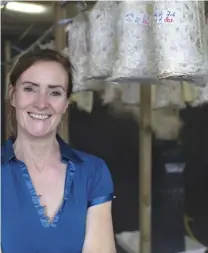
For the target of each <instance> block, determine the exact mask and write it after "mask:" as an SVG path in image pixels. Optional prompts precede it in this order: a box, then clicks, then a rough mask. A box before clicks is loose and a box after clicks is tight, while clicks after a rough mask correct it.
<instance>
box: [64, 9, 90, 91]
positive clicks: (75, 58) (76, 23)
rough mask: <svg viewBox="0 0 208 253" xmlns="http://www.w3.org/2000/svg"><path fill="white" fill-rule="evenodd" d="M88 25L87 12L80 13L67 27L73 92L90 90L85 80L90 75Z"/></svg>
mask: <svg viewBox="0 0 208 253" xmlns="http://www.w3.org/2000/svg"><path fill="white" fill-rule="evenodd" d="M88 27H89V26H88V16H87V12H82V13H80V14H79V15H78V16H77V17H76V18H75V19H74V20H73V22H72V23H71V24H69V25H68V27H67V31H68V50H69V59H70V61H71V64H72V82H73V92H79V91H83V90H88V88H89V87H88V83H87V82H86V81H85V80H86V79H87V77H88V75H89V52H88V48H87V32H88Z"/></svg>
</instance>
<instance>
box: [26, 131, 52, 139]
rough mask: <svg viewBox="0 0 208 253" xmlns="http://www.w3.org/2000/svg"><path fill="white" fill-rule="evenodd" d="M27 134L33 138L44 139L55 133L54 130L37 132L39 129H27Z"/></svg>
mask: <svg viewBox="0 0 208 253" xmlns="http://www.w3.org/2000/svg"><path fill="white" fill-rule="evenodd" d="M27 132H28V134H29V135H31V136H33V137H37V138H44V137H46V136H48V135H50V134H51V133H53V132H54V130H52V129H47V130H46V129H42V130H41V129H40V130H37V129H35V130H34V129H27Z"/></svg>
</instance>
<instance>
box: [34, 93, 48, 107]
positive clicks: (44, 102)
mask: <svg viewBox="0 0 208 253" xmlns="http://www.w3.org/2000/svg"><path fill="white" fill-rule="evenodd" d="M34 106H35V107H36V108H38V109H40V110H44V109H46V108H48V99H47V95H45V94H37V96H36V97H35V101H34Z"/></svg>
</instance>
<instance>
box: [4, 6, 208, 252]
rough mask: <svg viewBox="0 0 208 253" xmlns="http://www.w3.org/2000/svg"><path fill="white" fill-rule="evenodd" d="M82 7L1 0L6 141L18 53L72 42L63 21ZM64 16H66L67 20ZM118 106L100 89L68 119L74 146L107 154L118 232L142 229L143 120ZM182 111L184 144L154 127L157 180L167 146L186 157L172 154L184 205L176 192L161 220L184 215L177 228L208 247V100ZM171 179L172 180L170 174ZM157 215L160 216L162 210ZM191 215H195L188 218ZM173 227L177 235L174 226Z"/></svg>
mask: <svg viewBox="0 0 208 253" xmlns="http://www.w3.org/2000/svg"><path fill="white" fill-rule="evenodd" d="M18 3H25V4H28V3H30V4H34V6H32V7H31V6H29V5H28V6H27V5H25V6H24V5H22V6H21V5H18ZM95 3H96V2H87V8H88V9H91V8H93V6H94V5H95ZM206 4H207V3H206ZM82 8H86V2H66V1H59V2H58V1H56V2H51V1H40V2H39V1H27V2H14V1H1V73H2V75H1V101H2V103H1V123H2V124H1V142H2V143H3V142H4V141H5V140H6V138H7V136H6V130H7V129H6V128H7V126H6V121H7V111H6V103H7V101H6V100H7V96H6V90H7V78H8V73H9V71H10V69H11V66H12V64H13V63H14V60H15V57H16V56H18V55H19V54H21V53H22V52H24V51H25V50H27V49H28V48H35V47H39V46H41V45H45V44H47V43H48V44H49V43H51V41H55V44H56V47H57V48H59V49H60V47H67V40H66V38H65V37H64V36H63V34H66V31H65V27H64V25H63V24H66V23H67V22H70V19H73V18H74V17H75V16H76V15H77V13H78V12H79V11H80V10H82ZM65 18H66V19H67V21H66V20H65V21H64V19H65ZM58 20H62V25H60V24H59V25H56V26H55V27H54V25H55V24H56V23H57V21H58ZM34 43H35V44H34ZM64 44H65V45H64ZM31 46H32V47H31ZM66 54H67V53H66ZM119 106H120V109H119V112H117V110H115V107H113V106H112V104H110V103H108V104H103V101H102V97H101V96H100V93H99V92H94V93H93V106H92V110H91V112H90V113H89V112H87V111H86V110H84V109H80V108H79V106H78V105H77V103H74V104H72V106H71V107H70V111H69V115H68V121H67V128H68V131H69V136H70V144H71V145H72V147H74V148H76V149H79V150H82V151H85V152H88V153H92V154H95V155H98V156H100V157H102V158H103V159H104V160H105V161H106V163H107V164H108V166H109V168H110V171H111V173H112V176H113V180H114V183H115V195H116V196H117V197H116V199H115V201H114V204H113V221H114V229H115V234H119V233H121V232H123V231H130V232H131V231H137V230H138V229H139V220H138V217H139V122H138V120H137V118H136V117H135V113H134V114H133V113H132V112H130V111H129V110H126V109H125V107H122V105H119ZM113 108H114V109H113ZM122 108H123V110H122ZM134 109H135V108H134ZM138 110H139V109H138ZM138 115H139V113H138ZM179 115H180V121H181V122H182V127H181V129H180V145H179V144H178V139H176V140H171V141H167V142H165V145H163V144H164V143H163V144H161V142H160V140H158V138H157V136H156V134H155V133H154V132H153V140H152V144H153V150H152V152H153V158H152V159H153V160H152V170H153V185H154V184H156V185H157V182H160V181H157V180H160V179H157V176H154V175H155V173H156V175H157V173H160V170H161V168H160V167H161V166H163V165H161V164H162V163H163V162H164V161H162V160H161V159H162V158H161V157H162V155H161V154H162V153H163V152H164V148H165V149H166V148H167V149H168V150H171V149H172V148H173V147H174V148H173V149H175V148H176V149H177V150H180V148H181V143H182V144H183V145H182V146H183V147H182V149H183V152H182V153H183V158H181V156H179V157H178V156H177V155H175V156H174V157H173V159H176V160H177V159H179V160H180V161H179V162H185V169H184V173H183V177H184V178H183V179H184V181H183V182H184V185H183V186H184V192H185V193H184V197H185V201H184V202H183V203H184V209H183V208H182V206H183V205H178V202H177V204H174V201H176V200H174V198H175V199H177V198H182V199H183V196H182V197H180V196H179V195H180V194H179V195H177V194H176V195H177V196H176V197H174V198H173V200H172V201H170V203H169V207H166V208H167V212H166V213H168V212H170V213H171V209H173V208H175V210H178V212H176V213H175V215H173V217H172V216H169V217H168V214H167V215H165V216H163V220H161V221H160V222H161V223H163V224H165V223H167V224H169V225H167V227H166V228H162V229H163V230H164V229H166V230H168V231H171V230H174V229H172V228H171V227H168V226H171V225H170V223H169V222H170V220H171V219H172V220H177V219H181V217H183V221H184V222H182V225H181V228H177V229H179V230H180V229H181V231H182V232H183V231H185V234H186V235H187V236H189V237H190V238H192V239H193V240H197V242H199V243H200V244H202V245H205V246H208V155H207V150H208V105H207V104H203V105H200V106H197V107H192V106H189V105H187V106H186V107H185V108H183V109H181V110H180V111H179ZM138 117H139V116H138ZM164 128H165V126H164ZM179 146H180V148H179V149H178V147H179ZM176 153H177V152H176ZM179 153H180V152H179ZM181 159H182V160H181ZM176 162H177V161H176ZM168 180H170V182H172V181H171V179H168ZM173 180H174V179H173ZM154 182H155V183H154ZM179 184H180V183H179ZM153 188H154V187H153ZM156 198H157V197H156ZM177 201H178V200H177ZM180 201H181V199H180ZM177 208H178V209H177ZM156 209H157V208H156ZM156 209H155V210H156ZM168 210H169V211H168ZM155 212H156V213H157V212H159V211H158V210H156V211H155ZM157 217H161V216H160V215H159V214H158V216H157ZM177 217H180V218H177ZM187 217H189V218H190V219H188V221H187ZM187 224H188V225H187ZM172 232H173V234H174V231H172ZM161 233H162V232H161ZM119 250H120V251H121V252H122V250H125V249H122V247H121V248H119ZM166 252H167V251H166ZM160 253H162V252H160Z"/></svg>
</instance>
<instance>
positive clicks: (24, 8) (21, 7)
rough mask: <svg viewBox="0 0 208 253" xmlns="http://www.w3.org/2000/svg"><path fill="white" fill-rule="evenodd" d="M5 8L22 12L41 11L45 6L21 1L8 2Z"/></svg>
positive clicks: (34, 12)
mask: <svg viewBox="0 0 208 253" xmlns="http://www.w3.org/2000/svg"><path fill="white" fill-rule="evenodd" d="M6 9H7V10H10V11H18V12H24V13H33V14H36V13H37V14H38V13H43V12H45V11H46V8H45V7H44V6H42V5H38V4H33V3H21V2H8V3H7V5H6Z"/></svg>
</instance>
